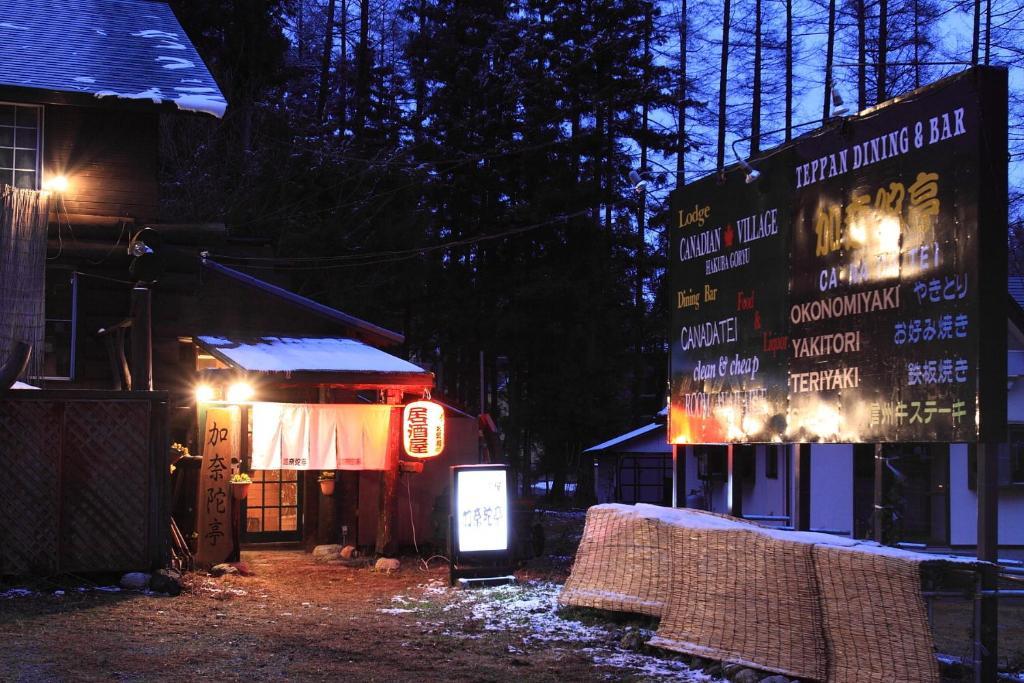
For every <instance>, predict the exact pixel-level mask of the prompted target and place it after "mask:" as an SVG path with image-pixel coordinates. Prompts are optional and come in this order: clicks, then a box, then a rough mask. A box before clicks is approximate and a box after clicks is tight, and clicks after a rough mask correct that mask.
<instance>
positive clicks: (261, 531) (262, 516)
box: [243, 470, 302, 543]
mask: <svg viewBox="0 0 1024 683" xmlns="http://www.w3.org/2000/svg"><path fill="white" fill-rule="evenodd" d="M250 475H251V476H252V486H251V487H249V496H248V497H247V498H246V500H245V509H244V511H243V514H244V516H245V536H244V538H243V542H245V543H272V542H283V541H301V540H302V521H301V520H302V512H301V511H302V486H301V483H302V482H301V478H302V477H301V473H300V472H298V471H296V470H256V471H254V472H251V473H250Z"/></svg>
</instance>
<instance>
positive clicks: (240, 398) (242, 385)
mask: <svg viewBox="0 0 1024 683" xmlns="http://www.w3.org/2000/svg"><path fill="white" fill-rule="evenodd" d="M254 393H255V392H254V391H253V388H252V385H251V384H249V383H248V382H235V383H234V384H232V385H231V386H230V387H228V395H227V399H228V401H231V402H232V403H243V402H245V401H248V400H250V399H251V398H252V397H253V394H254Z"/></svg>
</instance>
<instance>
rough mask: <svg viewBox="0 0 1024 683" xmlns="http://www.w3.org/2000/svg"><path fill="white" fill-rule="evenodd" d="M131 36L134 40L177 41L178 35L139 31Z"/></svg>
mask: <svg viewBox="0 0 1024 683" xmlns="http://www.w3.org/2000/svg"><path fill="white" fill-rule="evenodd" d="M132 36H133V37H135V38H164V39H166V40H175V41H176V40H179V38H178V35H177V34H176V33H168V32H167V31H157V30H156V29H149V30H147V31H139V32H138V33H133V34H132Z"/></svg>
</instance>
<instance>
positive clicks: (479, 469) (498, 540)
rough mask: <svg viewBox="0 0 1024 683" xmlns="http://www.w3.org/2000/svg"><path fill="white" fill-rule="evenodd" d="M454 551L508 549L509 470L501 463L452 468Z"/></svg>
mask: <svg viewBox="0 0 1024 683" xmlns="http://www.w3.org/2000/svg"><path fill="white" fill-rule="evenodd" d="M452 478H453V484H454V489H453V490H454V494H453V495H454V497H455V505H454V506H453V509H454V511H455V519H454V520H453V521H454V527H455V540H456V542H457V546H456V550H457V551H458V552H459V553H479V552H504V551H507V550H508V540H509V538H508V537H509V533H508V526H509V525H508V514H509V513H508V511H509V500H508V470H507V469H506V468H505V466H504V465H462V466H456V467H453V468H452Z"/></svg>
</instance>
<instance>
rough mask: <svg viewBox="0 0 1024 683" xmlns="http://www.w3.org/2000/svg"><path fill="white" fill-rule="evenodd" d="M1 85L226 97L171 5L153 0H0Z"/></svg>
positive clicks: (203, 101)
mask: <svg viewBox="0 0 1024 683" xmlns="http://www.w3.org/2000/svg"><path fill="white" fill-rule="evenodd" d="M0 64H3V68H2V69H0V85H7V86H15V87H20V88H33V89H39V90H48V91H57V92H63V93H81V94H85V95H92V96H94V97H98V98H107V97H111V98H125V99H130V100H151V101H153V102H155V103H157V104H160V103H165V102H170V103H173V104H174V105H176V106H177V107H178V108H179V109H184V110H188V111H197V112H204V113H207V114H213V115H214V116H216V117H218V118H219V117H221V116H223V115H224V110H225V108H226V107H227V102H226V101H225V100H224V95H223V94H222V93H221V91H220V89H219V88H218V87H217V83H216V82H215V81H214V80H213V76H211V75H210V72H209V70H207V68H206V65H205V64H204V63H203V60H202V58H201V57H200V56H199V53H198V52H196V49H195V47H194V46H193V45H192V43H191V42H189V39H188V36H186V35H185V31H184V30H183V29H182V28H181V24H179V23H178V19H177V18H176V17H175V16H174V13H173V12H172V11H171V8H170V7H168V6H167V5H166V4H165V3H163V2H154V1H153V0H74V1H72V2H69V1H68V0H3V2H0Z"/></svg>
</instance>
